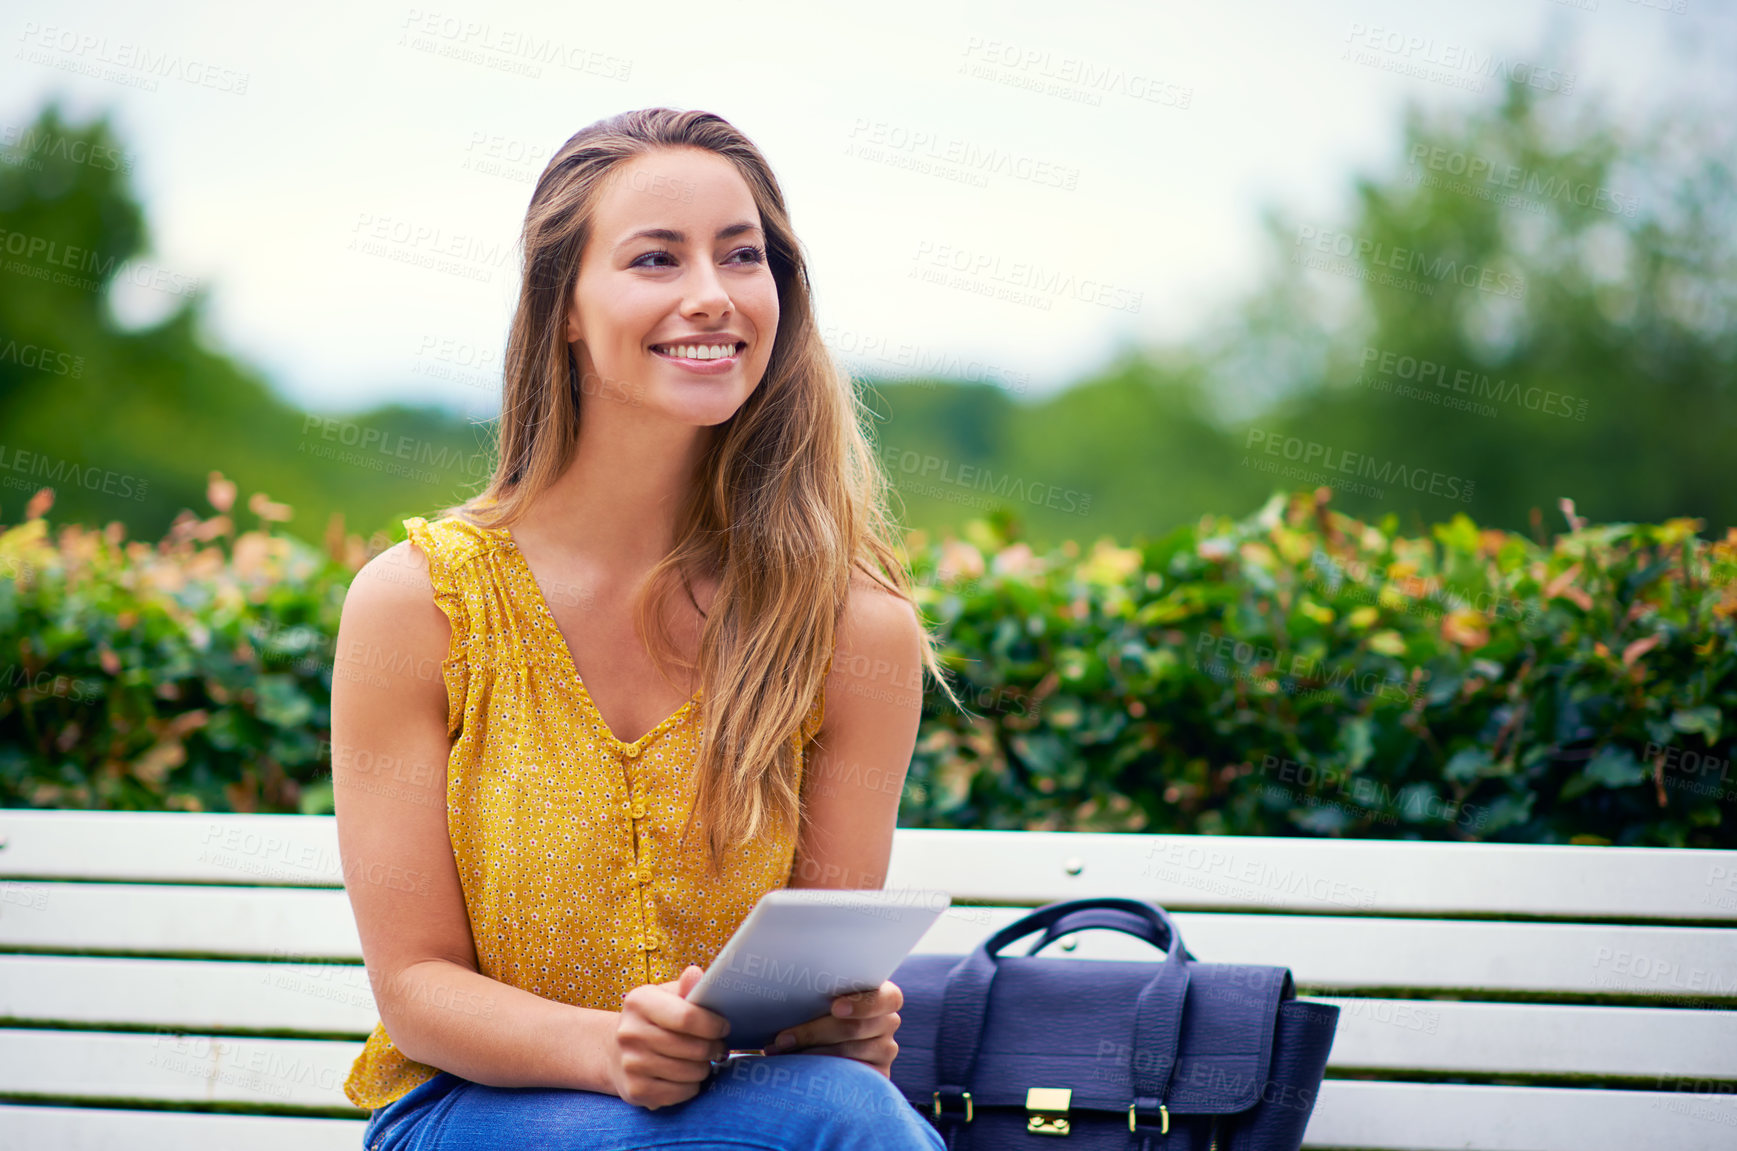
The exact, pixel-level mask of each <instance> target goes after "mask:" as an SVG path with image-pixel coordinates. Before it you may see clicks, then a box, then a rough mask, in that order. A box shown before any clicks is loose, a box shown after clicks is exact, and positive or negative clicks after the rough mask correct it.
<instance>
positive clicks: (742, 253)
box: [628, 246, 766, 268]
mask: <svg viewBox="0 0 1737 1151" xmlns="http://www.w3.org/2000/svg"><path fill="white" fill-rule="evenodd" d="M738 257H745V258H743V259H738ZM674 258H675V257H673V256H671V255H670V254H669V253H668V252H647V253H646V254H645V255H643V256H641V257H639V258H638V259H637V260H635V261H633V263H632V264H630V265H628V266H629V267H633V268H641V267H644V268H649V267H653V266H654V265H652V264H650V263H648V262H647V261H650V260H674ZM730 260H731V261H734V262H736V263H741V264H764V263H765V262H766V249H764V248H756V247H753V246H750V247H746V248H737V249H736V250H735V251H734V252H731V253H730Z"/></svg>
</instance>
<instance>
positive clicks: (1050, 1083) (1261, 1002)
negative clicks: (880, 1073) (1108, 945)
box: [892, 955, 1294, 1115]
mask: <svg viewBox="0 0 1737 1151" xmlns="http://www.w3.org/2000/svg"><path fill="white" fill-rule="evenodd" d="M959 958H960V957H959V956H957V955H913V956H910V957H909V958H907V959H906V960H905V962H904V963H903V964H901V965H900V967H899V969H898V970H897V971H895V972H894V973H893V976H892V981H893V982H894V983H896V984H898V985H899V988H900V990H901V991H903V992H904V997H905V1005H904V1007H902V1008H901V1009H900V1013H899V1014H900V1019H901V1022H900V1026H899V1030H898V1032H897V1034H896V1035H895V1038H896V1039H897V1041H898V1044H899V1053H898V1055H897V1057H896V1058H895V1059H894V1060H893V1066H892V1080H893V1082H894V1084H896V1085H897V1086H898V1087H899V1089H900V1090H901V1091H903V1092H904V1094H905V1098H906V1099H908V1100H909V1101H910V1102H912V1103H913V1104H915V1105H917V1106H918V1107H920V1108H922V1109H923V1111H924V1112H925V1113H927V1112H928V1110H929V1107H930V1105H931V1101H932V1098H933V1092H934V1090H935V1082H936V1067H935V1046H936V1042H935V1041H936V1034H937V1031H938V1030H939V1027H940V1020H941V1001H942V996H943V994H944V992H945V990H946V986H947V976H948V974H949V973H950V972H951V971H952V969H953V967H954V965H955V964H957V963H958V962H959ZM1158 967H1159V963H1158V962H1155V961H1154V962H1141V961H1129V960H1107V959H1059V958H1053V957H1045V956H1018V955H1015V956H1006V957H1003V958H1002V959H1001V960H1000V961H999V963H998V970H997V971H996V975H995V982H994V983H993V984H992V985H991V986H990V991H989V1018H988V1020H987V1021H986V1022H985V1024H984V1029H983V1039H982V1043H981V1045H980V1046H979V1048H978V1052H977V1062H976V1065H975V1067H974V1069H973V1071H972V1076H971V1077H972V1082H971V1083H970V1084H967V1085H966V1086H967V1087H968V1088H969V1090H970V1091H971V1098H972V1102H973V1103H974V1104H975V1105H976V1106H980V1107H989V1106H1017V1107H1023V1106H1024V1105H1025V1093H1026V1090H1027V1088H1031V1087H1066V1088H1069V1089H1071V1090H1072V1092H1073V1096H1072V1101H1071V1103H1070V1109H1080V1108H1093V1109H1103V1110H1109V1111H1124V1112H1125V1111H1126V1110H1127V1108H1128V1104H1129V1103H1130V1102H1132V1101H1133V1096H1134V1085H1133V1071H1134V1067H1135V1066H1136V1063H1135V1061H1136V1060H1144V1061H1145V1062H1142V1063H1141V1064H1140V1066H1142V1067H1145V1066H1149V1065H1150V1061H1151V1060H1152V1058H1153V1056H1152V1053H1151V1052H1136V1051H1135V1050H1134V1049H1133V1044H1134V1005H1135V1002H1136V1000H1137V999H1138V998H1139V995H1140V992H1141V990H1142V989H1144V988H1145V986H1146V984H1147V983H1148V982H1149V981H1150V980H1151V979H1152V977H1153V976H1154V975H1156V974H1157V972H1158ZM1293 995H1294V991H1293V989H1292V985H1291V973H1290V971H1289V970H1287V969H1286V968H1283V967H1258V966H1246V965H1242V964H1230V963H1199V962H1195V963H1191V964H1189V983H1188V996H1187V999H1186V1001H1185V1004H1184V1007H1183V1017H1182V1032H1181V1037H1180V1040H1179V1042H1178V1051H1177V1061H1176V1069H1175V1072H1174V1074H1173V1076H1172V1078H1171V1081H1170V1084H1171V1092H1170V1098H1169V1099H1167V1100H1165V1105H1166V1106H1167V1107H1168V1108H1169V1109H1170V1110H1171V1111H1172V1112H1173V1113H1175V1114H1178V1115H1220V1114H1231V1113H1234V1112H1238V1111H1245V1110H1247V1109H1248V1108H1250V1107H1253V1106H1254V1105H1255V1104H1256V1103H1257V1102H1259V1100H1260V1098H1261V1093H1262V1091H1263V1090H1264V1089H1265V1087H1266V1085H1267V1079H1268V1074H1269V1071H1270V1068H1271V1067H1272V1055H1273V1035H1274V1032H1275V1031H1276V1030H1277V1026H1278V1010H1279V1004H1280V1003H1281V1002H1283V1001H1284V1000H1286V999H1289V998H1291V997H1292V996H1293Z"/></svg>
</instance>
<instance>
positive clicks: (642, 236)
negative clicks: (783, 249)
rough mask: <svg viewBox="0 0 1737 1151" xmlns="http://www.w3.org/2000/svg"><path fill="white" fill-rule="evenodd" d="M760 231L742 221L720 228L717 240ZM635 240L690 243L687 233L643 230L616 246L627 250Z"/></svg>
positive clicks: (662, 229) (670, 229)
mask: <svg viewBox="0 0 1737 1151" xmlns="http://www.w3.org/2000/svg"><path fill="white" fill-rule="evenodd" d="M759 230H760V228H759V226H758V225H757V224H751V223H749V222H748V221H746V220H742V221H740V222H738V223H734V224H728V225H726V226H724V227H722V228H719V229H718V235H717V239H720V240H728V239H729V238H730V237H731V236H739V235H741V234H742V233H743V232H758V231H759ZM635 240H661V241H663V242H664V243H666V244H685V243H687V241H688V236H687V233H686V232H678V231H676V230H675V229H674V228H641V229H640V230H639V231H637V232H635V233H633V235H631V236H628V237H627V238H626V239H624V240H622V241H621V243H619V244H617V245H615V246H616V247H617V248H618V249H619V248H625V247H626V246H627V245H629V244H631V243H633V242H634V241H635Z"/></svg>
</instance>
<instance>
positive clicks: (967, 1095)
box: [935, 1091, 971, 1123]
mask: <svg viewBox="0 0 1737 1151" xmlns="http://www.w3.org/2000/svg"><path fill="white" fill-rule="evenodd" d="M959 1097H960V1098H961V1099H963V1100H965V1122H967V1123H969V1122H971V1092H969V1091H961V1092H959ZM940 1119H941V1093H940V1092H939V1091H937V1092H935V1120H936V1121H937V1122H939V1121H940Z"/></svg>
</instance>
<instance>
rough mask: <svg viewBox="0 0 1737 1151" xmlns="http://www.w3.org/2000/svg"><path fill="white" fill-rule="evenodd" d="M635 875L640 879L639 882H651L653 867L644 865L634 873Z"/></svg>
mask: <svg viewBox="0 0 1737 1151" xmlns="http://www.w3.org/2000/svg"><path fill="white" fill-rule="evenodd" d="M633 877H634V878H635V879H637V880H639V882H641V883H650V882H651V868H649V867H642V868H640V869H639V870H638V871H635V872H634V873H633Z"/></svg>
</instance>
